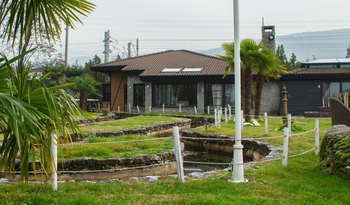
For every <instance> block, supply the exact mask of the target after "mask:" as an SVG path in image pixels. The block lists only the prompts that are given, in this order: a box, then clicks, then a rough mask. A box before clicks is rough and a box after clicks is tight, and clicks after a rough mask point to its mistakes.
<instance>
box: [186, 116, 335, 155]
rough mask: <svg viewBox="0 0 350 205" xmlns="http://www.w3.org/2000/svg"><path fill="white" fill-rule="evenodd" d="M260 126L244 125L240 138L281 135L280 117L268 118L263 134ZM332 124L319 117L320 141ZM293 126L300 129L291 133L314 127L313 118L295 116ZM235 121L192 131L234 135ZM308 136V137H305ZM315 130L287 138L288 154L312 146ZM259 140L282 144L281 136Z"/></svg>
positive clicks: (261, 123)
mask: <svg viewBox="0 0 350 205" xmlns="http://www.w3.org/2000/svg"><path fill="white" fill-rule="evenodd" d="M259 123H260V125H261V126H259V127H258V126H256V127H253V126H244V128H243V132H242V138H261V137H274V136H283V129H282V130H279V128H280V127H281V126H282V119H281V118H269V119H268V134H267V135H265V131H264V129H265V128H264V122H259ZM331 126H332V121H331V119H330V118H320V119H319V128H320V143H321V141H322V138H323V135H324V134H325V133H326V132H327V130H328V129H329V128H330V127H331ZM292 127H293V128H299V129H301V130H296V129H292V134H298V133H303V132H305V131H309V130H312V129H314V128H315V119H312V118H302V117H296V118H295V122H294V123H293V125H292ZM234 128H235V123H234V121H229V122H228V123H227V124H225V123H222V124H221V129H220V130H219V129H218V128H217V127H215V125H214V124H212V125H211V127H208V132H205V128H203V127H201V128H196V129H193V131H196V132H200V133H203V134H206V133H208V134H222V135H229V136H234V135H235V130H234ZM305 138H308V139H310V140H308V139H305ZM314 138H315V132H310V133H306V134H303V135H300V136H292V137H291V138H290V140H289V143H288V144H289V152H288V153H289V155H294V154H299V153H302V152H305V151H307V150H310V149H311V148H313V147H314ZM259 141H266V142H269V143H270V144H272V145H274V146H282V145H283V138H277V139H264V140H261V139H259Z"/></svg>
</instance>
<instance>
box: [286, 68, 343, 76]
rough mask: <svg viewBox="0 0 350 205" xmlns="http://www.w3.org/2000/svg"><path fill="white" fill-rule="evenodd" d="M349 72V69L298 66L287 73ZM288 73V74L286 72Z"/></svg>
mask: <svg viewBox="0 0 350 205" xmlns="http://www.w3.org/2000/svg"><path fill="white" fill-rule="evenodd" d="M341 73H350V69H338V68H333V69H308V68H298V69H295V70H292V71H289V74H341ZM287 75H288V74H287Z"/></svg>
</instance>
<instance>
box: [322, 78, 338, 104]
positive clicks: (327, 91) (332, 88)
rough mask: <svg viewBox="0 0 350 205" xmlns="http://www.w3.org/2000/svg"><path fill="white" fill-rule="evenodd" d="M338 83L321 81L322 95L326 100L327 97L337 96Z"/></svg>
mask: <svg viewBox="0 0 350 205" xmlns="http://www.w3.org/2000/svg"><path fill="white" fill-rule="evenodd" d="M339 95H340V83H339V82H330V83H323V97H324V98H325V99H326V100H327V99H328V98H329V97H334V98H339Z"/></svg>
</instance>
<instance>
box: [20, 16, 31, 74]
mask: <svg viewBox="0 0 350 205" xmlns="http://www.w3.org/2000/svg"><path fill="white" fill-rule="evenodd" d="M33 23H34V17H32V19H31V20H30V24H29V30H28V33H27V34H26V35H25V37H26V38H25V42H24V45H22V42H20V45H19V50H20V54H22V53H25V52H26V51H27V48H28V44H29V41H30V38H31V37H32V30H33ZM23 69H24V56H23V57H22V58H20V59H19V62H18V72H19V73H21V72H22V70H23Z"/></svg>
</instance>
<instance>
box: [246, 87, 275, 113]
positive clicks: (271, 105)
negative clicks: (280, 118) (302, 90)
mask: <svg viewBox="0 0 350 205" xmlns="http://www.w3.org/2000/svg"><path fill="white" fill-rule="evenodd" d="M280 94H281V92H280V87H279V82H275V81H271V82H265V83H264V87H263V93H262V99H261V109H260V113H261V115H262V114H263V113H264V112H267V113H268V114H269V115H278V114H279V109H280ZM252 113H253V112H252Z"/></svg>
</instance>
